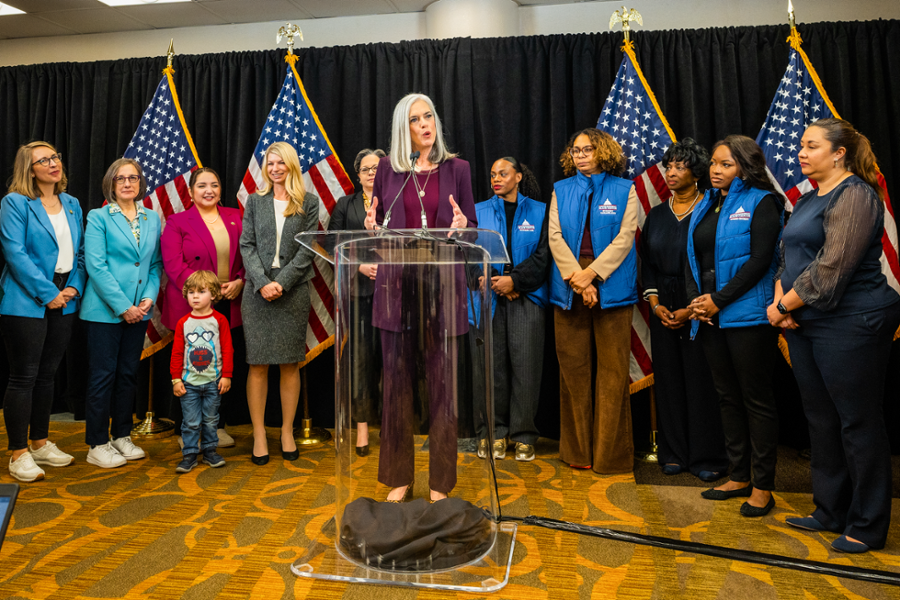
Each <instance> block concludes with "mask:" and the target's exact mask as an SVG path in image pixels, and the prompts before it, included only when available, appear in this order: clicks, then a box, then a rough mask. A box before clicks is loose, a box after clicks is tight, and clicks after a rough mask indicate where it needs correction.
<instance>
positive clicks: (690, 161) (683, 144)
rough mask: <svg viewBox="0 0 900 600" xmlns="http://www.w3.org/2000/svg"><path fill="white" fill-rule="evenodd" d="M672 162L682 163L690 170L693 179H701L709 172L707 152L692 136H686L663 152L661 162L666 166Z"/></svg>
mask: <svg viewBox="0 0 900 600" xmlns="http://www.w3.org/2000/svg"><path fill="white" fill-rule="evenodd" d="M672 162H682V163H684V166H685V167H687V168H688V169H690V170H691V173H692V174H693V176H694V178H695V179H703V177H704V175H706V174H707V173H708V172H709V152H707V151H706V148H704V147H703V146H701V145H700V144H698V143H697V142H695V141H694V140H693V138H689V137H686V138H684V139H682V140H681V141H678V142H675V143H674V144H672V145H671V146H669V149H668V150H666V153H665V154H663V157H662V164H663V166H664V167H668V166H669V163H672Z"/></svg>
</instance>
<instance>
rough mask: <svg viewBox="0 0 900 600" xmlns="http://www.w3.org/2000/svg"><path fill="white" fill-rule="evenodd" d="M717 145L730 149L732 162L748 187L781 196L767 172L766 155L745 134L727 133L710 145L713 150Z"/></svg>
mask: <svg viewBox="0 0 900 600" xmlns="http://www.w3.org/2000/svg"><path fill="white" fill-rule="evenodd" d="M719 146H725V147H726V148H728V149H729V150H730V151H731V156H732V158H734V162H736V163H737V166H738V167H739V168H740V170H741V175H740V177H741V179H743V180H744V183H745V184H747V185H748V186H750V187H755V188H756V189H759V190H765V191H767V192H770V193H772V194H775V195H776V196H778V197H779V198H781V194H780V193H779V192H778V190H777V189H775V185H774V184H773V183H772V180H771V179H769V174H768V172H767V171H766V155H765V154H763V151H762V148H760V147H759V145H758V144H757V143H756V142H754V141H753V140H752V139H750V138H748V137H747V136H745V135H729V136H728V137H726V138H725V139H724V140H721V141H718V142H716V143H715V145H714V146H713V147H712V151H713V152H715V151H716V148H718V147H719Z"/></svg>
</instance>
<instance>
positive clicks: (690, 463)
mask: <svg viewBox="0 0 900 600" xmlns="http://www.w3.org/2000/svg"><path fill="white" fill-rule="evenodd" d="M650 341H651V344H652V348H653V376H654V378H655V381H656V385H655V389H656V415H657V427H658V429H659V434H658V438H657V442H658V444H659V463H660V464H661V465H664V464H677V465H681V466H683V467H685V468H687V469H688V470H689V471H690V472H691V473H693V474H694V475H698V474H699V473H700V471H725V470H726V469H728V455H727V454H726V453H725V437H724V435H723V434H722V412H721V410H720V409H719V396H718V394H717V393H716V388H715V385H714V384H713V380H712V376H711V374H710V369H709V365H708V364H707V362H706V356H705V355H704V353H703V347H702V345H701V344H699V343H697V342H693V341H691V339H690V321H688V322H687V323H686V324H685V325H684V326H683V327H682V328H681V329H675V330H673V329H668V328H666V327H665V326H664V325H663V324H662V322H661V321H660V320H659V319H657V318H656V317H655V316H653V317H651V319H650Z"/></svg>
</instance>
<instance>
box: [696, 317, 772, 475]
mask: <svg viewBox="0 0 900 600" xmlns="http://www.w3.org/2000/svg"><path fill="white" fill-rule="evenodd" d="M713 322H714V325H712V326H710V325H707V324H706V323H701V324H700V331H699V332H698V333H697V338H698V339H699V341H700V343H701V344H702V345H703V351H704V353H705V354H706V361H707V362H708V363H709V368H710V369H711V370H712V377H713V382H714V383H715V384H716V391H717V392H718V394H719V407H720V409H721V411H722V430H723V432H724V433H725V449H726V450H727V452H728V459H729V460H730V461H731V468H732V471H731V479H732V480H733V481H739V482H747V481H752V482H753V485H754V487H757V488H759V489H761V490H768V491H772V490H774V489H775V462H776V459H777V457H778V410H777V408H776V406H775V396H774V395H773V394H772V371H773V370H774V368H775V347H776V337H777V335H778V332H777V330H776V329H775V328H774V327H771V326H769V325H752V326H750V327H729V328H726V329H722V328H720V327H719V320H718V318H714V321H713Z"/></svg>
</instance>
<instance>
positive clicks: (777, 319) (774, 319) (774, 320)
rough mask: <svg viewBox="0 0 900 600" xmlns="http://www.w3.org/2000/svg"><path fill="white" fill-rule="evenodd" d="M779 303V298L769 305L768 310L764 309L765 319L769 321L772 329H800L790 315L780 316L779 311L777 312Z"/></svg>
mask: <svg viewBox="0 0 900 600" xmlns="http://www.w3.org/2000/svg"><path fill="white" fill-rule="evenodd" d="M779 302H781V298H776V299H775V301H774V302H773V303H772V304H770V305H769V308H767V309H766V318H768V319H769V324H770V325H771V326H772V327H783V328H784V329H797V328H798V327H800V324H799V323H797V321H795V320H794V317H793V316H792V315H791V313H787V314H786V315H783V314H781V311H780V310H778V303H779Z"/></svg>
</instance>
